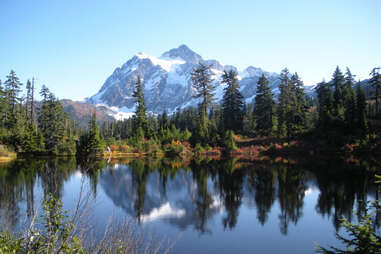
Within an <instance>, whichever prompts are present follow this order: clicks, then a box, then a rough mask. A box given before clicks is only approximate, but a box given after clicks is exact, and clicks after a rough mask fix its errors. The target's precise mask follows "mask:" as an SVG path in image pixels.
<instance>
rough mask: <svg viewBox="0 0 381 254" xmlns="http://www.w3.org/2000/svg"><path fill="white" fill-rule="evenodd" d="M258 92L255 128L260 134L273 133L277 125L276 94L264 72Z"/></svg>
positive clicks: (255, 105)
mask: <svg viewBox="0 0 381 254" xmlns="http://www.w3.org/2000/svg"><path fill="white" fill-rule="evenodd" d="M257 84H258V86H257V92H256V96H255V102H254V112H253V115H254V119H255V122H256V125H255V130H256V132H257V133H258V134H259V135H265V136H268V135H271V134H272V133H273V131H274V129H275V127H276V125H275V121H276V120H275V118H276V115H275V101H274V95H273V94H272V92H271V88H270V87H269V85H268V84H269V81H268V80H267V78H266V77H265V75H264V74H262V76H261V77H260V78H259V80H258V82H257Z"/></svg>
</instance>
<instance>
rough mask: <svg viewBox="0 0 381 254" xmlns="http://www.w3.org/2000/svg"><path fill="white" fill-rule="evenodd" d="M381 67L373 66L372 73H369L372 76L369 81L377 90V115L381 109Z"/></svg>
mask: <svg viewBox="0 0 381 254" xmlns="http://www.w3.org/2000/svg"><path fill="white" fill-rule="evenodd" d="M380 69H381V67H376V68H373V70H372V71H371V73H370V74H369V75H370V76H371V78H370V80H369V83H370V85H371V86H372V87H373V88H374V90H375V97H374V98H375V100H376V115H377V114H378V112H379V111H380V108H379V97H380V89H381V74H380Z"/></svg>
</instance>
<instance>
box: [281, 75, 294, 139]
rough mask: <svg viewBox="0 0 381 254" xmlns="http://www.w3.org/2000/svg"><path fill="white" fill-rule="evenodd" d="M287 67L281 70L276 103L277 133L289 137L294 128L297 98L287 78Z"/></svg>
mask: <svg viewBox="0 0 381 254" xmlns="http://www.w3.org/2000/svg"><path fill="white" fill-rule="evenodd" d="M289 76H290V73H289V71H288V69H287V68H286V69H284V70H282V72H281V74H280V82H281V83H280V85H279V90H280V94H279V104H278V110H277V111H278V122H279V125H278V134H279V135H287V137H290V136H291V135H293V134H294V132H295V130H296V128H295V127H296V125H295V112H296V106H297V99H296V94H295V89H294V86H293V84H292V82H291V80H290V78H289Z"/></svg>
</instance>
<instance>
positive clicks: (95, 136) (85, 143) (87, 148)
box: [78, 112, 104, 156]
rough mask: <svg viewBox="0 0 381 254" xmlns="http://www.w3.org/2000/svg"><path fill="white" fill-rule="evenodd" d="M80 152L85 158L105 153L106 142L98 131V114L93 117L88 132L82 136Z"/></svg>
mask: <svg viewBox="0 0 381 254" xmlns="http://www.w3.org/2000/svg"><path fill="white" fill-rule="evenodd" d="M78 151H80V153H81V154H82V155H85V156H88V155H95V154H100V153H102V152H103V151H104V141H103V137H102V136H101V135H100V134H99V131H98V124H97V114H96V112H94V113H93V115H92V116H91V119H90V121H89V126H88V131H87V132H86V133H84V134H83V135H81V136H80V139H79V147H78Z"/></svg>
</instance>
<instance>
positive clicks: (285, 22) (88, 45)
mask: <svg viewBox="0 0 381 254" xmlns="http://www.w3.org/2000/svg"><path fill="white" fill-rule="evenodd" d="M380 10H381V1H380V0H319V1H309V0H300V1H284V0H279V1H274V0H273V1H271V0H267V1H254V0H246V1H238V0H236V1H222V0H216V1H206V0H204V1H195V0H194V1H186V0H177V1H164V0H162V1H157V0H152V1H144V0H141V1H132V0H131V1H128V0H120V1H112V0H110V1H105V0H102V1H96V0H91V1H90V0H89V1H84V0H81V1H78V0H64V1H61V0H46V1H39V0H33V1H31V0H24V1H22V0H17V1H16V0H1V1H0V78H1V80H2V81H4V79H5V76H6V75H7V74H8V73H9V71H10V70H11V69H14V70H15V71H16V73H17V74H18V76H19V77H20V78H21V81H22V82H24V83H25V81H26V79H27V78H31V77H32V76H34V77H36V78H37V84H38V87H41V85H42V84H46V85H47V86H48V87H49V88H50V89H51V90H52V91H53V92H54V93H55V94H56V95H57V96H58V97H59V98H71V99H82V98H84V97H87V96H91V95H93V94H94V93H96V92H97V91H98V90H99V89H100V87H101V86H102V84H103V82H104V81H105V79H106V78H107V77H108V76H109V75H111V73H112V72H113V70H114V69H115V68H116V67H118V66H120V65H121V64H123V63H124V62H126V61H127V60H128V59H129V58H130V57H132V56H133V55H134V54H136V53H137V52H140V51H142V52H145V53H147V54H150V55H154V56H160V55H161V53H163V52H164V51H166V50H168V49H171V48H175V47H177V46H179V45H180V44H186V45H188V46H189V47H190V48H191V49H193V50H194V51H196V52H197V53H199V54H200V55H201V56H203V57H204V58H206V59H212V58H214V59H217V60H219V61H221V62H222V63H223V64H232V65H235V66H237V67H238V68H239V69H243V68H245V67H247V66H249V65H253V66H256V67H261V68H263V69H265V70H268V71H274V72H279V71H280V70H281V69H283V68H284V67H288V68H289V69H290V71H292V72H295V71H296V72H298V74H299V76H301V78H302V79H303V80H304V82H305V84H308V85H311V84H315V83H317V82H320V81H321V80H322V79H323V78H326V79H327V80H328V79H330V77H331V75H332V72H333V70H334V68H335V66H336V65H339V66H340V67H341V68H342V69H344V68H345V67H346V66H348V67H350V69H351V70H352V72H353V73H354V74H356V75H357V78H361V79H363V78H367V77H368V74H369V72H370V71H371V69H372V68H373V67H375V66H379V65H381V49H380V46H381V32H380V31H381V16H380V15H381V14H380Z"/></svg>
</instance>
